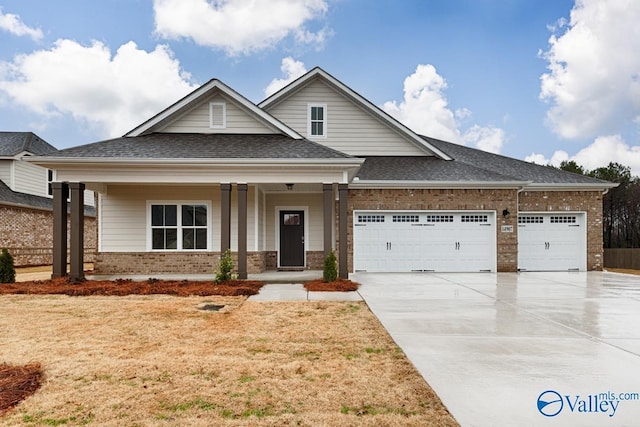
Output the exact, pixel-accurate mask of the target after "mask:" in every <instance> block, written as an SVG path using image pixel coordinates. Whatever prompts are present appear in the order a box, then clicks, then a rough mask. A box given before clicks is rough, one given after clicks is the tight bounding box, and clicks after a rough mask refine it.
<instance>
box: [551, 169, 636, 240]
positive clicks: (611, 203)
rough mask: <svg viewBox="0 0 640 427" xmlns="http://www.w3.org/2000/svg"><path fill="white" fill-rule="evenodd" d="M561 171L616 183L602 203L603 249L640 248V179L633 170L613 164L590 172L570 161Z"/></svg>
mask: <svg viewBox="0 0 640 427" xmlns="http://www.w3.org/2000/svg"><path fill="white" fill-rule="evenodd" d="M560 169H562V170H564V171H567V172H573V173H578V174H580V175H586V176H590V177H592V178H598V179H604V180H606V181H611V182H617V183H618V184H619V185H618V186H617V187H615V188H612V189H610V190H609V191H608V192H607V194H605V195H604V197H603V200H602V217H603V218H602V221H603V238H604V247H605V248H639V247H640V178H638V177H637V176H632V175H631V168H629V167H628V166H624V165H621V164H620V163H615V162H611V163H609V164H608V165H607V166H605V167H601V168H598V169H594V170H592V171H588V170H586V169H585V168H583V167H582V166H580V165H578V164H577V163H576V162H575V161H573V160H571V161H563V162H562V163H561V164H560Z"/></svg>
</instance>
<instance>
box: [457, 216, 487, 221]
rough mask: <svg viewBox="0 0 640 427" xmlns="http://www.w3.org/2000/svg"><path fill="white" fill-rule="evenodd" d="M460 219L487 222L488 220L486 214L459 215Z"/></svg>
mask: <svg viewBox="0 0 640 427" xmlns="http://www.w3.org/2000/svg"><path fill="white" fill-rule="evenodd" d="M460 221H462V222H487V221H489V216H488V215H461V216H460Z"/></svg>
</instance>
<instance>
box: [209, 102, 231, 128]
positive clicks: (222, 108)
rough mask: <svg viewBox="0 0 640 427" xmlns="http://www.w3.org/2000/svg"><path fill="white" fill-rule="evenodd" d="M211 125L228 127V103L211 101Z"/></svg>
mask: <svg viewBox="0 0 640 427" xmlns="http://www.w3.org/2000/svg"><path fill="white" fill-rule="evenodd" d="M209 127H210V128H211V129H225V128H226V127H227V104H225V103H224V102H210V103H209Z"/></svg>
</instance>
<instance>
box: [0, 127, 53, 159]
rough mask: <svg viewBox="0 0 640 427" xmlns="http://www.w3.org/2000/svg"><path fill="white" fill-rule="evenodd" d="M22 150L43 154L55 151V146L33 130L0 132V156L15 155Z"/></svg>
mask: <svg viewBox="0 0 640 427" xmlns="http://www.w3.org/2000/svg"><path fill="white" fill-rule="evenodd" d="M23 151H28V152H29V153H32V154H35V155H44V154H48V153H51V152H53V151H56V147H54V146H53V145H51V144H49V143H48V142H46V141H44V140H43V139H41V138H40V137H39V136H38V135H36V134H34V133H33V132H0V156H8V157H11V156H15V155H16V154H20V153H22V152H23Z"/></svg>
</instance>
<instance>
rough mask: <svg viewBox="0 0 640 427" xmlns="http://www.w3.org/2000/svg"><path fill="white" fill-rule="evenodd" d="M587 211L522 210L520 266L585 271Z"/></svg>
mask: <svg viewBox="0 0 640 427" xmlns="http://www.w3.org/2000/svg"><path fill="white" fill-rule="evenodd" d="M586 240H587V233H586V226H585V213H584V212H580V213H564V212H562V213H520V214H519V215H518V270H522V271H567V270H576V271H584V270H586V266H587V255H586Z"/></svg>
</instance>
